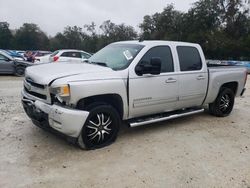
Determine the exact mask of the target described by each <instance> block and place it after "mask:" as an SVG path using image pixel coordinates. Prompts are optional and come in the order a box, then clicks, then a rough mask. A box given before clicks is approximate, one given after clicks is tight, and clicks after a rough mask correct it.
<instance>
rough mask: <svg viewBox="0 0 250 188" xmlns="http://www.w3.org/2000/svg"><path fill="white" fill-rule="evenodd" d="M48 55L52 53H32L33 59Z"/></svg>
mask: <svg viewBox="0 0 250 188" xmlns="http://www.w3.org/2000/svg"><path fill="white" fill-rule="evenodd" d="M50 54H52V52H50V51H34V57H35V58H38V57H43V56H45V55H50Z"/></svg>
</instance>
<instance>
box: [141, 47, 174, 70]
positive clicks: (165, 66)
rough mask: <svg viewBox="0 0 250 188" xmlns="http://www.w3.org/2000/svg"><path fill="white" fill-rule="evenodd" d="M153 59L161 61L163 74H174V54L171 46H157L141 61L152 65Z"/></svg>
mask: <svg viewBox="0 0 250 188" xmlns="http://www.w3.org/2000/svg"><path fill="white" fill-rule="evenodd" d="M152 57H157V58H160V59H161V62H162V64H161V72H162V73H164V72H174V64H173V58H172V52H171V49H170V47H169V46H157V47H154V48H151V49H150V50H149V51H148V52H147V53H146V54H145V55H144V56H143V58H142V59H141V61H140V62H141V63H144V64H150V60H151V58H152Z"/></svg>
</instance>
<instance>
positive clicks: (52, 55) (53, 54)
mask: <svg viewBox="0 0 250 188" xmlns="http://www.w3.org/2000/svg"><path fill="white" fill-rule="evenodd" d="M58 53H59V50H57V51H55V52H53V53H52V54H50V57H54V56H55V55H56V54H58Z"/></svg>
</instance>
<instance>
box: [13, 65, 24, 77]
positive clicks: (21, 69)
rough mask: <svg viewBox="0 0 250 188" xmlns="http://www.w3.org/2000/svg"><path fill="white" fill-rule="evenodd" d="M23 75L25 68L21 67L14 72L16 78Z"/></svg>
mask: <svg viewBox="0 0 250 188" xmlns="http://www.w3.org/2000/svg"><path fill="white" fill-rule="evenodd" d="M24 73H25V68H24V67H21V66H17V67H16V72H15V75H16V76H23V75H24Z"/></svg>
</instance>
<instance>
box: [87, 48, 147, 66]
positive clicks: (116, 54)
mask: <svg viewBox="0 0 250 188" xmlns="http://www.w3.org/2000/svg"><path fill="white" fill-rule="evenodd" d="M143 47H144V46H143V45H138V44H110V45H108V46H106V47H105V48H103V49H101V50H100V51H98V52H97V53H95V54H94V55H93V56H91V57H90V58H89V62H90V63H93V64H98V65H102V66H107V67H109V68H112V69H113V70H123V69H125V68H127V67H128V66H129V65H130V63H131V62H132V61H133V60H134V58H135V57H136V56H137V54H138V53H139V52H140V51H141V49H142V48H143Z"/></svg>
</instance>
